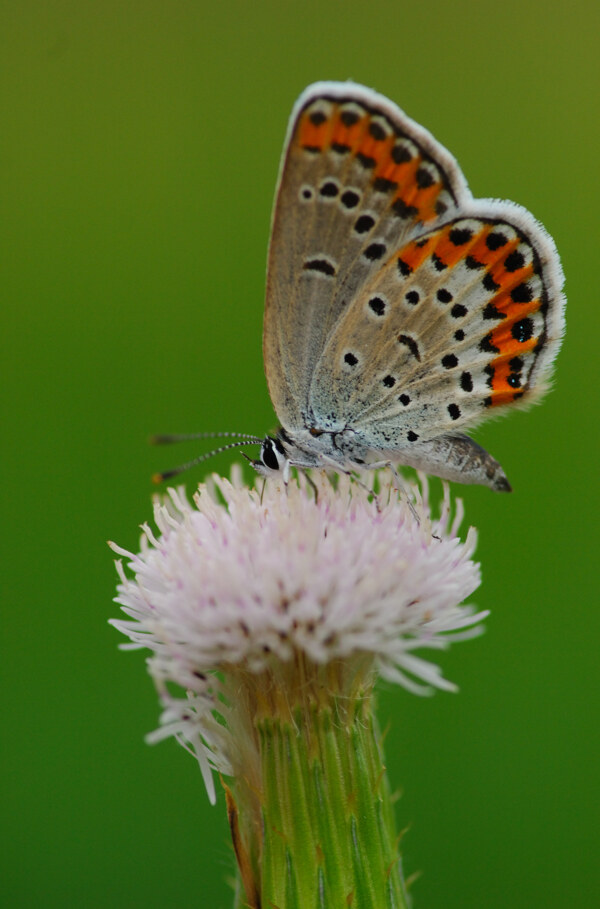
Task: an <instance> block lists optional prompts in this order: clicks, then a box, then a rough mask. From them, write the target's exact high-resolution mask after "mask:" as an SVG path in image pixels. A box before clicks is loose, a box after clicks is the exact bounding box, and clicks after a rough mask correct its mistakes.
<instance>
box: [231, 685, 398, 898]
mask: <svg viewBox="0 0 600 909" xmlns="http://www.w3.org/2000/svg"><path fill="white" fill-rule="evenodd" d="M372 703H373V702H372V698H371V697H370V695H369V694H367V695H365V694H362V696H361V695H359V696H358V697H356V696H355V697H350V698H348V697H347V696H344V697H340V696H334V695H331V694H330V695H329V696H328V697H325V698H323V697H317V698H314V699H313V698H309V699H308V700H307V699H302V703H301V704H300V705H299V706H297V707H295V708H293V709H291V710H289V712H288V715H287V716H286V715H285V711H284V712H283V715H279V714H277V712H275V715H273V714H272V713H270V712H269V715H264V714H263V715H259V716H255V719H254V726H255V730H256V733H257V746H258V753H259V760H260V777H261V794H260V799H259V803H260V806H259V808H258V810H259V811H260V822H259V823H258V824H257V823H256V818H254V819H252V818H249V817H248V816H246V817H244V810H243V808H242V805H240V817H239V829H240V830H241V831H242V832H241V834H240V839H241V840H242V841H243V840H244V838H245V839H246V853H247V854H248V855H250V854H251V853H252V854H253V856H254V859H253V860H252V862H251V864H252V868H253V878H252V880H253V882H252V887H253V889H254V898H250V899H249V898H248V895H246V902H245V903H244V900H243V897H240V898H238V900H237V901H236V906H239V907H241V906H244V905H245V906H252V907H253V909H254V907H256V909H259V907H262V909H267V907H268V909H331V907H335V909H337V907H340V909H343V907H346V906H355V907H357V909H407V905H408V903H407V897H406V893H405V889H404V885H403V882H402V878H401V871H400V859H399V855H398V836H397V832H396V827H395V823H394V815H393V810H392V804H391V795H390V788H389V784H388V780H387V775H386V771H385V766H384V764H383V754H382V748H381V741H380V736H379V733H378V730H377V725H376V721H375V718H374V716H373V713H372ZM259 713H260V712H259ZM244 801H245V802H246V805H247V806H248V802H247V800H245V799H242V802H244ZM255 810H256V809H255ZM253 831H254V833H256V832H257V831H260V833H259V837H260V843H259V844H256V843H254V844H250V843H248V842H247V841H248V839H249V838H250V837H252V835H253V833H252V832H253ZM248 846H249V847H250V848H248ZM257 846H258V848H257ZM236 851H238V850H236ZM238 861H239V855H238ZM248 876H249V875H248V872H247V873H246V879H248ZM243 877H244V875H243V874H242V878H243Z"/></svg>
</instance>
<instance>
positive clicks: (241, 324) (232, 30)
mask: <svg viewBox="0 0 600 909" xmlns="http://www.w3.org/2000/svg"><path fill="white" fill-rule="evenodd" d="M599 31H600V14H599V5H598V3H596V2H595V0H590V2H587V3H585V2H577V0H574V2H569V3H567V2H562V3H560V2H539V0H535V2H530V3H524V2H522V0H506V2H504V3H502V4H497V3H485V2H482V3H476V2H457V0H455V2H453V3H448V2H442V0H431V2H429V3H415V2H413V3H405V2H402V0H396V2H387V0H371V2H370V3H368V4H367V3H365V2H361V3H359V2H354V0H350V2H345V3H343V2H333V0H328V2H315V0H310V2H303V3H291V2H283V0H279V2H275V0H273V2H258V3H250V2H244V0H232V2H228V3H218V2H216V3H215V2H213V3H209V2H205V0H201V2H191V0H170V2H157V0H145V2H141V0H139V2H123V0H120V2H115V0H109V2H107V0H103V2H101V3H100V2H97V3H93V2H82V0H81V2H75V0H55V2H52V3H41V2H40V3H34V2H30V0H22V2H18V3H8V2H3V3H2V5H1V8H0V48H1V52H0V57H1V60H2V62H1V66H2V73H3V75H2V83H1V90H2V112H3V113H2V127H1V129H2V138H1V140H0V155H1V162H2V163H1V169H0V174H1V175H0V197H1V204H0V205H1V207H0V210H1V218H2V235H3V240H2V243H1V251H0V256H1V258H2V267H1V274H2V278H1V284H2V300H3V302H2V330H1V338H0V343H1V345H2V351H1V364H2V369H3V371H4V376H3V379H2V392H3V399H4V403H3V411H2V419H1V429H2V433H3V440H2V445H1V451H2V459H3V465H4V468H3V472H4V478H5V479H4V488H5V492H4V495H3V503H4V504H3V520H2V525H3V528H2V529H3V532H4V534H5V539H4V540H3V542H2V553H3V557H4V566H5V567H4V569H3V572H2V574H3V582H4V584H3V586H4V596H3V601H4V602H3V617H2V643H3V655H2V659H1V662H0V667H1V671H2V674H3V676H4V680H3V691H4V704H3V721H2V727H3V744H2V749H1V753H0V780H1V785H2V789H3V792H2V796H1V798H2V816H3V817H2V820H3V832H2V837H3V841H2V843H1V844H0V846H1V848H0V855H1V859H0V862H1V863H2V866H3V867H0V902H1V904H2V905H6V906H11V907H12V906H18V907H21V906H23V907H33V906H35V907H37V906H44V907H46V906H48V907H53V906H65V905H73V906H83V907H109V906H110V907H114V906H143V907H167V906H169V907H170V906H177V907H182V909H185V907H190V909H191V907H198V906H202V907H204V906H207V907H211V909H212V907H216V909H220V907H224V909H226V907H228V906H229V905H230V904H231V897H230V892H229V890H228V887H227V883H226V880H227V878H228V876H229V875H230V873H231V870H232V866H233V858H232V851H231V847H230V845H229V843H228V832H227V828H226V822H225V812H224V802H223V798H222V797H220V801H219V804H218V805H217V807H216V808H211V807H210V806H209V804H208V802H207V799H206V796H205V793H204V790H203V785H202V781H201V777H200V774H199V771H198V768H197V766H196V765H195V763H194V761H193V760H192V759H191V758H190V757H189V756H188V755H187V754H186V753H185V752H184V751H183V750H182V749H181V748H179V747H178V746H176V745H175V744H174V743H172V742H168V743H163V744H162V745H159V746H156V747H154V748H150V747H148V746H147V745H145V744H144V741H143V736H144V734H145V733H146V732H148V731H149V730H151V729H153V728H154V727H155V726H156V723H157V715H158V711H157V704H156V698H155V695H154V692H153V689H152V686H151V683H150V681H149V679H148V678H147V676H146V674H145V669H144V660H143V656H142V655H141V654H140V653H134V654H122V653H119V652H118V651H117V644H118V643H119V636H118V635H117V633H116V632H115V631H114V630H113V629H111V628H109V626H108V625H107V620H108V618H109V617H111V616H115V615H116V614H117V607H116V605H114V604H111V598H112V597H113V595H114V585H115V574H114V568H113V558H112V556H111V553H110V552H109V550H108V548H107V547H106V544H105V541H106V540H107V539H108V538H111V539H115V540H117V541H118V542H119V543H121V544H122V545H124V546H128V547H135V546H136V545H137V540H138V533H139V532H138V529H137V528H138V525H139V524H140V523H141V522H142V521H144V520H146V519H148V518H149V517H150V514H151V506H150V497H151V494H152V491H153V490H152V488H151V484H150V480H149V478H150V475H151V473H152V472H153V471H155V470H157V469H160V468H165V467H169V466H172V464H173V463H174V462H177V460H178V459H179V458H180V457H181V458H185V457H186V456H187V455H188V454H189V455H190V456H191V455H193V454H195V453H197V451H198V450H199V448H196V447H194V446H192V447H191V448H189V449H186V450H184V451H183V452H181V451H179V450H177V451H175V450H156V449H151V448H149V447H148V446H147V444H146V439H147V437H148V435H149V434H150V433H151V432H155V431H165V432H169V431H194V430H201V429H225V430H242V431H249V432H253V433H263V432H265V431H266V430H268V429H270V428H271V427H272V426H273V425H274V423H275V417H274V415H273V411H272V408H271V405H270V402H269V398H268V395H267V390H266V385H265V381H264V377H263V368H262V356H261V322H262V308H263V293H264V272H265V256H266V248H267V239H268V231H269V218H270V211H271V202H272V196H273V189H274V184H275V178H276V173H277V167H278V161H279V154H280V150H281V145H282V142H283V137H284V133H285V129H286V123H287V118H288V115H289V112H290V110H291V106H292V104H293V102H294V100H295V98H296V97H297V95H298V94H299V92H300V91H301V90H302V89H303V88H304V86H305V85H307V84H308V83H309V82H312V81H314V80H316V79H345V78H349V77H351V78H353V79H355V80H357V81H360V82H364V83H366V84H367V85H370V86H373V87H375V88H377V89H378V90H379V91H380V92H383V93H384V94H386V95H388V96H389V97H391V98H393V99H394V100H395V101H397V102H398V103H399V104H400V105H401V106H402V107H403V108H405V110H406V111H407V112H408V113H409V114H410V115H411V116H413V117H415V118H416V119H417V120H419V121H420V122H421V123H423V124H424V125H425V126H427V127H428V128H429V129H430V130H431V131H432V132H433V133H434V134H435V135H436V136H437V137H438V138H439V139H440V140H441V141H442V142H443V143H444V144H445V145H447V146H448V147H449V148H450V149H451V150H452V152H453V153H454V154H455V155H456V156H457V158H458V160H459V161H460V162H461V165H462V167H463V169H464V171H465V173H466V175H467V178H468V179H469V182H470V185H471V188H472V190H473V192H474V194H475V195H482V196H485V195H493V196H499V197H507V198H511V199H514V200H516V201H518V202H520V203H521V204H523V205H525V206H527V207H528V208H530V209H531V210H532V211H533V212H534V213H535V215H536V216H537V217H539V218H540V219H541V220H542V221H543V222H544V223H545V224H546V226H547V227H548V229H549V230H550V232H551V233H552V234H553V236H554V237H555V239H556V242H557V245H558V248H559V250H560V252H561V254H562V259H563V264H564V268H565V272H566V275H567V279H568V280H567V293H568V296H569V308H568V316H567V326H568V330H567V338H566V342H565V346H564V349H563V352H562V353H561V355H560V357H559V361H558V370H557V379H556V388H555V390H554V391H553V393H552V394H551V395H550V396H549V397H548V399H547V400H546V401H545V402H544V404H543V405H542V406H541V407H538V408H536V409H534V410H533V411H531V412H529V413H528V414H515V415H514V416H512V417H510V418H507V419H505V420H502V421H500V422H496V423H492V424H490V425H488V426H486V427H484V428H483V429H482V430H481V431H480V432H479V433H478V436H477V437H478V440H479V441H480V442H481V443H482V444H484V445H485V446H486V447H487V448H489V449H490V450H491V451H492V452H493V454H494V455H495V456H496V457H497V458H498V459H499V460H500V461H501V462H502V464H503V465H504V467H505V469H506V471H507V473H508V475H509V477H510V479H511V481H512V483H513V485H514V489H515V491H514V493H513V494H512V495H511V496H502V495H494V494H492V493H491V492H490V491H489V490H487V489H482V488H465V489H464V490H461V494H462V495H463V497H464V500H465V504H466V509H467V520H468V521H469V522H470V523H473V524H475V525H476V526H477V527H478V528H479V531H480V546H479V549H478V555H479V557H480V559H481V560H482V563H483V578H484V583H483V586H482V587H481V589H480V591H478V593H477V596H476V601H477V603H478V604H479V606H481V607H482V608H488V609H491V610H492V616H491V618H490V619H489V620H488V622H487V634H486V635H485V636H484V637H483V638H482V639H480V640H478V641H475V642H470V643H466V644H460V645H457V646H456V647H455V648H454V649H453V650H452V651H450V652H449V653H448V654H445V655H443V656H442V658H441V662H442V664H443V666H444V670H445V672H446V674H447V675H448V676H449V677H450V678H451V679H453V680H455V681H457V682H458V683H459V685H460V687H461V692H460V693H459V694H458V695H448V694H442V693H440V694H437V695H436V696H435V697H433V698H430V699H418V698H416V697H414V696H411V695H409V694H407V693H405V692H404V691H402V690H392V689H391V688H389V687H388V688H386V689H384V690H383V691H382V693H381V697H380V709H381V719H382V723H383V724H384V725H386V724H388V723H389V724H390V729H389V732H388V735H387V740H386V750H387V756H388V764H389V767H390V773H391V776H392V781H393V783H394V784H395V785H396V786H398V787H399V788H401V789H402V792H403V797H402V798H401V800H400V801H399V803H398V806H397V810H398V818H399V824H400V827H402V828H404V827H408V828H409V830H408V832H407V834H406V836H405V838H404V841H403V848H404V861H405V868H406V872H407V874H409V875H411V874H413V873H419V872H420V873H421V876H420V878H419V879H418V881H417V882H416V883H415V884H414V887H413V889H412V893H413V898H414V907H415V909H481V907H489V909H495V907H503V909H504V907H506V906H510V907H512V909H516V907H523V909H525V907H544V909H553V907H564V906H576V907H588V906H595V905H598V904H599V903H600V888H599V886H598V885H599V877H600V874H599V872H598V858H597V845H598V843H597V839H598V829H599V817H598V810H597V809H598V744H599V742H598V672H597V667H598V662H599V660H598V656H597V648H598V632H599V631H600V628H599V622H598V603H597V596H594V593H595V591H596V589H597V583H594V582H595V581H596V573H597V565H596V564H592V560H595V561H596V562H597V558H598V556H597V552H598V549H597V539H595V534H596V532H597V526H598V520H597V512H596V508H597V507H598V501H597V500H596V501H592V496H593V494H594V490H595V488H597V441H598V436H597V426H598V402H597V401H596V402H595V401H594V400H593V392H594V391H595V389H596V387H597V362H598V352H597V350H598V349H597V343H598V331H599V329H600V320H599V317H598V312H599V307H598V291H597V285H598V280H597V277H596V271H597V268H598V257H597V254H593V255H592V252H593V242H596V241H597V239H598V233H599V228H598V219H597V217H596V215H595V212H596V211H597V207H598V167H597V157H598V147H599V144H600V128H599V125H598V102H599V93H598V88H599V82H598V69H597V66H598V50H597V43H598V34H599ZM594 206H596V207H594ZM594 237H595V238H596V241H594V240H593V238H594ZM231 460H232V459H228V458H226V457H221V458H220V459H215V461H214V462H211V464H210V469H218V470H220V471H222V472H226V471H227V470H228V468H229V464H230V463H231ZM202 475H203V471H202V470H200V469H197V470H196V471H195V472H193V473H192V474H190V475H189V476H188V478H187V485H188V488H192V487H193V486H194V484H195V483H196V482H198V480H199V479H200V478H201V477H202ZM592 569H593V573H592ZM359 909H360V907H359Z"/></svg>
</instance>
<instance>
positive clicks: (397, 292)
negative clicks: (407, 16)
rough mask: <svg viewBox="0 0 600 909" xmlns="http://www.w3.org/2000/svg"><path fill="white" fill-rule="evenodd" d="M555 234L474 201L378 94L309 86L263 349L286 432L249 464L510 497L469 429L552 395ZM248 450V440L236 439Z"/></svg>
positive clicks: (269, 470)
mask: <svg viewBox="0 0 600 909" xmlns="http://www.w3.org/2000/svg"><path fill="white" fill-rule="evenodd" d="M562 285H563V275H562V270H561V266H560V261H559V258H558V254H557V251H556V247H555V245H554V242H553V240H552V239H551V237H550V236H549V235H548V234H547V233H546V231H545V230H544V228H543V227H542V226H541V225H540V224H539V223H538V222H537V221H536V220H535V219H534V218H533V216H532V215H531V214H529V212H528V211H526V210H525V209H524V208H522V207H520V206H518V205H516V204H514V203H512V202H501V201H497V200H492V199H474V198H473V196H472V195H471V193H470V191H469V189H468V187H467V183H466V181H465V178H464V177H463V174H462V172H461V170H460V168H459V166H458V164H457V162H456V160H455V159H454V158H453V156H452V155H451V154H450V153H449V152H448V151H447V150H446V149H445V148H444V147H443V146H442V145H441V144H440V143H439V142H437V140H436V139H434V138H433V136H432V135H431V134H430V133H429V132H427V130H425V129H424V128H423V127H422V126H419V125H418V124H417V123H415V122H414V121H413V120H411V119H410V118H409V117H408V116H407V115H406V114H404V113H403V111H402V110H400V108H399V107H397V106H396V105H395V104H394V103H393V102H392V101H390V100H388V99H387V98H385V97H383V96H382V95H380V94H378V93H376V92H375V91H372V90H371V89H369V88H365V87H364V86H362V85H358V84H354V83H352V82H318V83H315V84H314V85H311V86H309V87H308V88H307V89H306V90H305V91H304V92H303V93H302V95H301V96H300V98H299V99H298V101H297V102H296V105H295V107H294V109H293V112H292V115H291V120H290V124H289V128H288V134H287V138H286V141H285V146H284V151H283V156H282V162H281V168H280V174H279V181H278V187H277V191H276V196H275V205H274V211H273V218H272V229H271V240H270V246H269V255H268V269H267V288H266V303H265V313H264V330H263V354H264V365H265V373H266V378H267V384H268V388H269V393H270V396H271V400H272V402H273V406H274V409H275V412H276V414H277V417H278V419H279V421H280V424H281V425H280V428H279V429H278V430H277V432H276V434H275V435H273V436H267V437H266V438H265V439H263V440H259V439H258V438H255V437H249V438H248V441H253V442H259V441H260V442H261V449H260V455H259V457H258V458H257V459H256V460H252V464H253V466H254V467H255V468H256V470H257V471H258V472H259V473H261V474H263V475H266V476H268V475H280V476H283V478H284V479H285V480H287V477H288V476H289V471H290V468H291V467H297V468H301V469H304V468H325V469H328V470H337V471H340V470H342V471H355V470H361V469H366V468H376V467H383V466H391V467H392V468H395V466H396V465H408V466H412V467H415V468H418V469H421V470H423V471H425V472H427V473H430V474H433V475H435V476H439V477H442V478H445V479H449V480H454V481H458V482H461V483H478V484H483V485H485V486H488V487H491V488H492V489H494V490H498V491H508V490H510V488H511V487H510V485H509V482H508V480H507V478H506V476H505V474H504V471H503V469H502V467H501V466H500V464H499V463H498V462H497V461H496V460H495V459H494V458H493V457H492V456H491V455H490V454H488V452H487V451H485V450H484V449H483V448H482V447H481V446H479V445H478V444H477V443H476V442H474V441H473V440H472V439H471V438H470V437H469V436H467V435H465V432H464V431H465V430H469V429H472V428H473V427H475V426H477V425H478V424H479V423H481V422H482V421H483V420H485V419H486V418H488V417H491V416H495V415H496V414H499V413H502V412H504V411H508V410H510V409H515V408H519V407H523V406H526V405H528V404H529V403H531V402H533V401H535V400H537V399H538V398H539V397H540V396H541V394H542V393H543V392H544V391H545V390H546V388H547V386H548V380H549V376H550V373H551V369H552V365H553V361H554V358H555V356H556V354H557V352H558V349H559V347H560V343H561V339H562V335H563V331H564V305H565V303H564V298H563V296H562V293H561V289H562ZM233 444H242V443H233Z"/></svg>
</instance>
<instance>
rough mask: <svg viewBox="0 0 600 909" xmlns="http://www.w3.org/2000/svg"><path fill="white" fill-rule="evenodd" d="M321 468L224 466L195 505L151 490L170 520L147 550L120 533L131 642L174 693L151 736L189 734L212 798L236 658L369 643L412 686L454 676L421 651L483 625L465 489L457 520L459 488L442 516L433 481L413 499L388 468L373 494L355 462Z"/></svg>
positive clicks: (259, 664)
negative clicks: (252, 470)
mask: <svg viewBox="0 0 600 909" xmlns="http://www.w3.org/2000/svg"><path fill="white" fill-rule="evenodd" d="M312 479H313V483H314V485H316V489H317V496H316V499H315V495H314V491H313V489H312V488H311V485H310V484H309V482H308V481H307V480H306V478H305V477H304V476H302V475H301V476H300V477H299V479H298V481H297V482H291V483H290V484H289V486H288V487H287V488H286V489H284V488H282V487H281V485H280V484H279V483H278V482H277V481H274V480H267V481H266V483H265V485H264V488H248V487H247V486H244V485H243V483H242V482H241V474H240V473H237V474H235V473H234V474H233V475H232V480H231V481H229V480H226V479H223V478H221V477H218V476H213V477H212V479H211V480H209V482H208V483H206V484H204V485H201V486H200V488H199V491H198V492H197V494H196V495H195V496H194V504H193V505H192V504H190V503H189V502H188V501H187V500H186V499H185V497H184V495H183V493H182V492H181V491H180V490H174V489H171V490H169V493H168V498H167V499H166V500H165V501H163V502H157V503H156V504H155V508H154V519H155V523H156V526H157V528H158V531H159V534H158V535H155V534H154V533H153V532H152V530H151V529H150V528H149V527H148V526H144V527H143V535H142V543H141V551H140V553H139V554H134V553H130V552H127V551H125V550H123V549H121V548H120V547H118V546H116V545H114V544H111V545H112V548H113V549H114V550H115V552H117V553H118V554H120V555H122V556H124V557H125V559H126V560H127V567H128V569H129V573H128V572H127V571H126V570H125V568H124V566H123V564H122V563H121V562H119V563H118V571H119V576H120V583H119V586H118V596H117V598H116V602H117V603H119V604H120V605H121V607H122V610H123V612H124V613H125V614H126V616H128V618H127V619H125V620H123V619H120V620H114V621H113V622H112V624H113V625H114V626H115V627H116V628H117V629H118V630H119V631H121V632H123V634H125V635H126V636H127V637H128V638H130V640H131V642H133V643H132V644H129V645H125V646H128V647H130V648H131V647H139V648H142V647H143V648H148V649H149V650H150V651H151V656H150V658H149V660H148V668H149V672H150V674H151V676H152V677H153V678H154V680H155V682H156V684H157V687H158V690H159V692H160V695H161V699H162V702H163V705H164V707H165V712H164V713H163V716H162V719H161V723H162V728H161V729H160V730H158V732H157V733H155V734H154V739H156V738H162V737H164V736H166V735H170V734H172V735H175V736H176V737H177V738H178V739H179V740H180V741H182V743H183V744H187V745H188V747H189V746H191V748H192V749H193V750H194V751H195V753H196V756H197V757H198V759H199V760H200V764H201V767H202V770H203V774H204V778H205V781H206V783H207V788H208V791H209V796H210V797H211V800H214V788H213V784H212V779H211V774H210V768H211V767H213V768H216V769H218V770H220V771H221V772H224V773H231V772H232V766H231V765H232V761H231V752H232V743H231V742H229V741H228V736H229V734H230V733H229V731H228V729H227V713H228V710H229V709H230V708H229V707H228V706H227V698H225V702H223V696H222V691H221V692H220V689H222V688H223V679H224V678H226V676H227V674H228V673H230V672H240V671H241V672H243V673H245V674H246V675H247V674H254V675H256V676H259V675H260V674H262V673H265V672H266V673H269V672H273V670H274V668H275V671H276V667H277V666H278V665H280V666H281V665H283V664H286V665H288V666H289V665H290V664H293V661H297V660H298V659H299V658H301V659H302V660H304V661H305V662H306V663H308V664H310V665H315V666H319V665H324V664H327V663H331V662H333V661H336V662H339V661H346V662H348V661H352V660H354V659H356V658H359V659H360V660H362V661H364V659H365V657H368V658H371V659H372V663H373V665H374V667H375V668H376V669H377V670H378V672H379V673H380V674H381V675H382V676H383V677H385V678H386V679H388V680H391V681H394V682H399V683H401V684H403V685H404V686H405V687H407V688H409V689H411V690H416V691H419V692H422V691H423V690H429V689H424V688H423V686H422V684H420V683H422V682H425V683H426V684H427V685H433V686H437V687H439V688H446V689H451V688H453V687H454V686H452V685H451V684H450V683H449V682H447V681H446V680H445V679H443V677H442V675H441V673H440V670H439V668H438V667H437V666H435V665H433V664H431V663H429V662H426V661H425V660H423V659H422V658H420V657H417V656H415V653H414V651H415V650H416V649H418V648H425V647H429V648H438V649H439V648H442V647H445V646H447V644H448V643H449V641H450V640H456V639H457V637H465V636H472V635H473V634H474V633H477V631H478V630H479V628H480V626H477V623H478V622H479V621H480V620H481V619H482V618H484V616H485V614H486V613H481V612H480V613H475V612H474V610H473V609H472V608H471V607H469V606H464V605H461V603H462V602H463V600H465V598H467V597H468V596H470V594H471V593H472V592H473V591H474V590H475V589H476V587H477V586H478V585H479V581H480V574H479V566H478V564H477V563H475V562H474V561H473V560H472V555H473V551H474V548H475V543H476V533H475V531H474V530H473V529H472V528H471V529H470V530H469V531H468V533H467V535H466V539H465V540H464V542H463V541H461V540H460V539H459V538H458V536H457V530H458V525H459V524H460V520H461V517H462V508H461V503H460V502H458V503H457V506H456V509H455V510H456V516H455V517H454V519H453V520H452V519H451V508H450V501H449V495H448V492H447V488H446V491H445V497H444V502H443V504H442V506H441V509H440V511H441V514H440V515H439V517H437V518H436V519H433V518H432V516H431V514H430V510H429V506H428V502H427V485H426V482H425V480H422V482H421V489H419V488H417V487H415V488H414V489H413V490H412V493H413V495H414V496H415V500H414V504H413V503H410V504H409V503H408V501H407V496H406V493H405V492H403V493H401V494H399V493H398V491H397V490H396V489H395V488H394V487H393V485H392V483H391V482H390V483H387V482H386V481H385V479H384V477H383V476H380V483H381V488H380V489H379V491H378V493H377V495H376V496H374V495H373V494H372V492H371V491H370V490H369V489H368V488H367V487H366V486H364V485H363V484H362V483H359V482H356V481H354V480H352V479H351V478H349V477H345V476H342V477H339V478H337V481H336V483H335V484H332V482H331V481H330V480H329V479H327V477H326V476H325V475H319V474H317V475H314V476H313V478H312ZM259 486H262V482H261V483H260V484H259ZM449 633H451V634H449ZM417 680H418V681H417ZM168 683H175V684H176V685H178V686H180V687H181V688H183V689H184V690H185V692H186V696H185V697H183V698H181V697H176V696H174V695H173V694H172V693H171V690H170V689H169V688H168ZM215 712H216V713H218V714H219V715H220V717H221V722H218V721H217V719H216V718H215ZM223 718H224V719H225V725H223Z"/></svg>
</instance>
